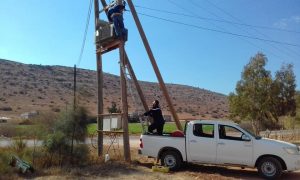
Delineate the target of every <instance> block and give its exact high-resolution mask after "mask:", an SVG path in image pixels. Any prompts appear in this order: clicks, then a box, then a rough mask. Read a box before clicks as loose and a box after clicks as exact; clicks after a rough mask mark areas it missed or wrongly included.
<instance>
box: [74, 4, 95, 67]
mask: <svg viewBox="0 0 300 180" xmlns="http://www.w3.org/2000/svg"><path fill="white" fill-rule="evenodd" d="M92 7H93V0H90V5H89V10H88V14H87V18H86V24H85V30H84V35H83V40H82V45H81V50H80V53H79V57H78V61H77V63H76V64H77V66H79V65H80V62H81V59H82V54H83V51H84V47H85V41H86V36H87V31H88V29H89V23H90V17H91V12H92Z"/></svg>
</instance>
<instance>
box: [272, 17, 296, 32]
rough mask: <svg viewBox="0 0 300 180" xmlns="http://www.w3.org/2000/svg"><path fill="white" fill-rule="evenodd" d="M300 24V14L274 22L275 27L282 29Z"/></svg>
mask: <svg viewBox="0 0 300 180" xmlns="http://www.w3.org/2000/svg"><path fill="white" fill-rule="evenodd" d="M295 24H300V15H296V16H291V17H289V18H282V19H280V20H278V21H277V22H275V23H274V24H273V26H274V27H276V28H280V29H287V28H288V27H289V26H292V25H295Z"/></svg>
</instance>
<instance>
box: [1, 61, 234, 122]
mask: <svg viewBox="0 0 300 180" xmlns="http://www.w3.org/2000/svg"><path fill="white" fill-rule="evenodd" d="M77 80H78V81H77V82H78V85H77V88H78V100H79V103H80V104H81V105H83V106H86V107H87V108H88V109H89V111H90V112H91V113H92V114H96V106H97V99H96V90H97V86H96V85H97V83H96V82H97V81H96V72H95V71H91V70H85V69H79V70H78V76H77ZM119 84H120V79H119V77H118V76H115V75H111V74H108V73H105V74H104V106H105V111H107V108H108V107H109V106H111V103H112V102H116V103H117V105H118V106H119V107H120V101H121V96H120V94H121V93H120V85H119ZM130 84H132V83H130ZM140 84H141V87H142V89H143V92H144V94H145V96H146V99H147V102H148V104H149V105H150V104H151V102H152V101H153V100H154V99H159V100H161V106H162V109H163V113H164V114H170V113H169V111H168V107H167V105H166V102H165V100H164V98H163V96H162V93H161V91H160V89H159V86H158V84H157V83H151V82H140ZM132 86H133V84H132ZM167 88H168V90H169V93H170V96H171V97H172V99H173V103H174V105H175V109H176V110H177V112H178V115H179V117H180V118H181V119H185V118H193V119H195V118H205V119H211V118H224V117H226V116H227V114H228V102H227V97H226V96H225V95H222V94H219V93H215V92H211V91H208V90H204V89H199V88H195V87H191V86H185V85H177V84H167ZM131 89H133V93H134V94H136V90H135V89H134V88H131ZM128 92H130V91H128ZM128 102H129V112H133V111H136V109H137V108H136V106H135V104H136V103H133V102H134V101H133V98H132V96H131V94H130V93H129V95H128ZM72 103H73V68H70V67H62V66H41V65H27V64H22V63H17V62H13V61H7V60H1V59H0V117H1V116H8V117H19V116H20V114H22V113H25V112H30V111H53V112H56V113H58V112H60V111H63V110H65V109H66V108H71V105H72ZM137 104H138V106H141V105H140V103H139V102H137Z"/></svg>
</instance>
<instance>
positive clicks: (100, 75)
mask: <svg viewBox="0 0 300 180" xmlns="http://www.w3.org/2000/svg"><path fill="white" fill-rule="evenodd" d="M94 13H95V31H96V30H97V21H98V19H99V2H98V0H94ZM98 49H100V46H99V45H96V51H97V52H98ZM96 59H97V92H98V93H97V99H98V103H97V126H98V156H99V157H102V155H103V132H102V130H103V116H102V114H103V70H102V57H101V52H99V53H96Z"/></svg>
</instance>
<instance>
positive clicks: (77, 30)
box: [0, 0, 300, 95]
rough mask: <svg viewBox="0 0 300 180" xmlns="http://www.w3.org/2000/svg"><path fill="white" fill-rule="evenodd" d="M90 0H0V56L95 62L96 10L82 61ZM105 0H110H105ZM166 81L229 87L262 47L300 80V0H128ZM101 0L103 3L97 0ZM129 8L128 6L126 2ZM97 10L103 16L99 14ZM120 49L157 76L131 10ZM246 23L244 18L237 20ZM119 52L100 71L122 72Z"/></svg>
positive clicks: (144, 72)
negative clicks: (125, 40) (137, 14)
mask: <svg viewBox="0 0 300 180" xmlns="http://www.w3.org/2000/svg"><path fill="white" fill-rule="evenodd" d="M89 2H90V1H89V0H64V1H62V0H23V1H21V0H1V1H0V23H1V27H0V59H7V60H13V61H17V62H22V63H26V64H41V65H62V66H69V67H73V66H74V64H77V66H78V67H80V68H84V69H91V70H95V69H96V56H95V44H94V34H95V32H94V12H93V11H92V13H91V17H90V22H89V26H88V31H87V37H86V42H85V49H84V51H83V54H82V59H81V60H80V61H79V55H80V50H81V47H82V43H83V37H84V31H85V26H86V22H87V15H88V9H89ZM107 2H108V3H109V2H110V0H107ZM133 3H134V4H135V6H136V10H137V12H138V13H139V18H140V21H141V23H142V26H143V28H144V31H145V33H146V36H147V38H148V41H149V43H150V46H151V48H152V51H153V54H154V57H155V59H156V61H157V64H158V66H159V69H160V71H161V74H162V76H163V78H164V81H165V82H166V83H174V84H184V85H189V86H193V87H199V88H204V89H207V90H211V91H214V92H219V93H222V94H225V95H228V94H229V93H230V92H234V91H235V86H236V83H237V81H238V80H240V79H241V72H242V71H243V68H244V66H245V65H246V64H247V63H248V62H249V60H250V58H251V57H253V56H255V54H256V53H258V52H263V53H264V54H265V55H266V56H267V58H268V63H267V66H266V69H267V70H270V71H271V72H272V74H273V76H274V74H275V72H276V71H277V70H279V69H280V67H281V66H282V65H283V64H287V63H291V64H293V65H294V72H295V75H296V83H297V85H298V86H297V89H298V90H299V89H300V88H299V87H300V59H299V58H300V1H299V0H223V1H221V0H133ZM100 5H101V3H100ZM127 9H129V7H127ZM100 18H101V19H104V20H106V19H107V18H106V16H105V15H104V14H100ZM124 23H125V27H126V28H127V29H128V31H129V36H128V38H129V39H128V41H127V43H126V46H125V49H126V52H127V54H128V57H129V59H130V61H131V64H132V66H133V68H134V70H135V73H136V76H137V78H138V79H139V80H143V81H151V82H157V79H156V76H155V73H154V71H153V68H152V66H151V63H150V60H149V58H148V56H147V53H146V50H145V48H144V46H143V43H142V41H141V38H140V35H139V33H138V31H137V28H136V25H135V23H134V21H133V18H132V15H131V14H130V11H127V12H125V13H124ZM241 24H243V25H241ZM118 55H119V52H118V51H117V50H115V51H112V52H110V53H107V54H105V55H103V71H104V72H108V73H111V74H116V75H119V72H120V70H119V64H118V61H119V59H118V58H119V57H118Z"/></svg>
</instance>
